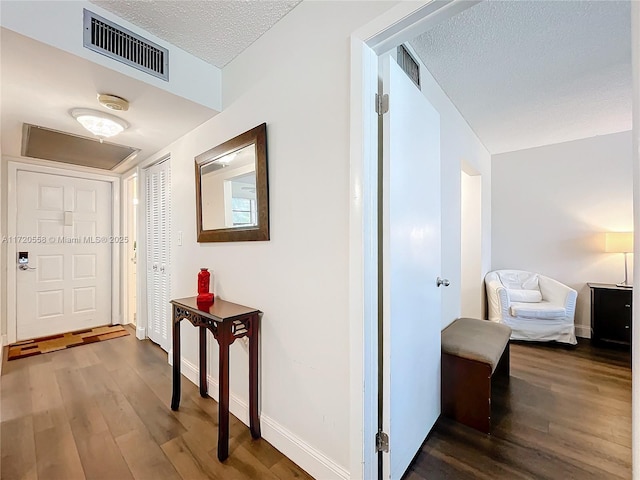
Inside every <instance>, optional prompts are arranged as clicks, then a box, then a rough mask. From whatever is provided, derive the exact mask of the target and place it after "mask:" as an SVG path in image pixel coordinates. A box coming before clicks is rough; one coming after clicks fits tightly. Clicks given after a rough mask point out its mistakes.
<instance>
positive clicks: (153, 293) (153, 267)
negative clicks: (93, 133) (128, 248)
mask: <svg viewBox="0 0 640 480" xmlns="http://www.w3.org/2000/svg"><path fill="white" fill-rule="evenodd" d="M170 185H171V182H170V170H169V160H165V161H163V162H161V163H158V164H156V165H153V166H151V167H149V168H147V169H146V175H145V197H146V231H147V232H146V236H147V238H146V240H147V243H146V246H147V258H146V264H147V336H148V337H149V339H151V340H152V341H154V342H155V343H157V344H158V345H160V346H161V347H162V348H163V349H164V350H166V351H169V323H170V319H171V308H170V305H169V301H170V300H171V299H170V293H169V292H170V281H171V277H170V270H169V266H170V258H169V255H170V249H169V239H170V228H171V227H170V226H171V218H170V205H171V197H170V194H171V191H170Z"/></svg>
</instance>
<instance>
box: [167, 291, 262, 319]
mask: <svg viewBox="0 0 640 480" xmlns="http://www.w3.org/2000/svg"><path fill="white" fill-rule="evenodd" d="M197 298H198V297H187V298H179V299H177V300H171V303H172V304H173V305H178V306H181V307H184V308H186V309H189V310H196V311H198V313H199V314H200V315H202V316H203V317H207V318H211V319H213V320H216V321H217V322H224V321H229V320H233V319H235V318H238V317H243V316H245V315H251V314H254V313H261V312H260V310H258V309H256V308H251V307H245V306H244V305H238V304H237V303H231V302H227V301H226V300H222V299H221V298H218V297H216V298H215V300H214V302H213V303H212V304H211V305H210V306H208V307H207V306H204V305H203V304H201V303H200V304H199V303H198V302H197Z"/></svg>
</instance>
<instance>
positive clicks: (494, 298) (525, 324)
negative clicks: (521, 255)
mask: <svg viewBox="0 0 640 480" xmlns="http://www.w3.org/2000/svg"><path fill="white" fill-rule="evenodd" d="M485 284H486V288H487V303H488V306H489V320H491V321H493V322H499V323H504V324H505V325H508V326H509V327H511V338H512V339H513V340H530V341H537V342H548V341H556V342H562V343H568V344H571V345H575V344H576V343H577V342H576V334H575V325H574V317H575V312H576V299H577V297H578V292H576V291H575V290H574V289H572V288H569V287H567V286H566V285H564V284H562V283H560V282H558V281H557V280H554V279H552V278H549V277H545V276H544V275H540V274H537V273H533V272H527V271H524V270H496V271H493V272H489V273H488V274H487V276H486V277H485Z"/></svg>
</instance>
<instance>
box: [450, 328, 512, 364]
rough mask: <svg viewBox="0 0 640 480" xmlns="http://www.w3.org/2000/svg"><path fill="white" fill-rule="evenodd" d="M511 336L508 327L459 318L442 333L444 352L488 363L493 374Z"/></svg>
mask: <svg viewBox="0 0 640 480" xmlns="http://www.w3.org/2000/svg"><path fill="white" fill-rule="evenodd" d="M510 336H511V328H509V327H508V326H507V325H504V324H501V323H495V322H490V321H489V320H478V319H476V318H458V319H457V320H454V321H453V323H451V325H449V326H448V327H447V328H445V329H444V330H443V331H442V351H443V352H444V353H448V354H451V355H456V356H458V357H463V358H468V359H470V360H476V361H478V362H483V363H488V364H489V365H491V371H492V372H493V371H494V370H495V369H496V366H497V365H498V362H499V361H500V357H501V356H502V352H503V351H504V347H505V346H506V345H507V343H509V337H510Z"/></svg>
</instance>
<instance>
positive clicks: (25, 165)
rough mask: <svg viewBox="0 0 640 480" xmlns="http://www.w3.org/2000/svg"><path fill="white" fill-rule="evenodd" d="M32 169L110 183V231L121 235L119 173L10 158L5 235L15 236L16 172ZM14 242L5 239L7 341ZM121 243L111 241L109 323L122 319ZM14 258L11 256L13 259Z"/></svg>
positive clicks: (12, 324)
mask: <svg viewBox="0 0 640 480" xmlns="http://www.w3.org/2000/svg"><path fill="white" fill-rule="evenodd" d="M20 171H25V172H34V173H45V174H50V175H57V176H63V177H74V178H84V179H87V180H98V181H101V182H109V183H111V202H112V208H111V234H112V236H114V237H117V236H120V176H119V175H114V174H107V173H101V172H99V171H98V170H96V169H93V168H88V167H69V168H67V167H57V166H55V167H54V166H50V163H49V162H46V163H45V162H28V161H24V160H22V159H21V160H9V162H8V164H7V183H8V193H7V236H8V237H15V236H16V234H17V232H16V227H17V220H18V208H17V201H16V200H17V199H16V196H17V186H18V172H20ZM16 251H17V250H16V244H15V243H12V242H7V271H6V285H7V341H8V343H13V342H15V341H16V338H17V327H18V319H17V294H18V291H17V273H18V269H17V268H11V267H10V265H14V266H15V265H16V263H15V258H16ZM120 251H121V244H119V243H115V242H114V243H112V244H111V256H112V257H111V260H112V265H113V269H112V270H111V324H112V325H113V324H119V323H120V322H121V319H122V304H121V295H120V285H121V268H120ZM12 259H13V260H12Z"/></svg>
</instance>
